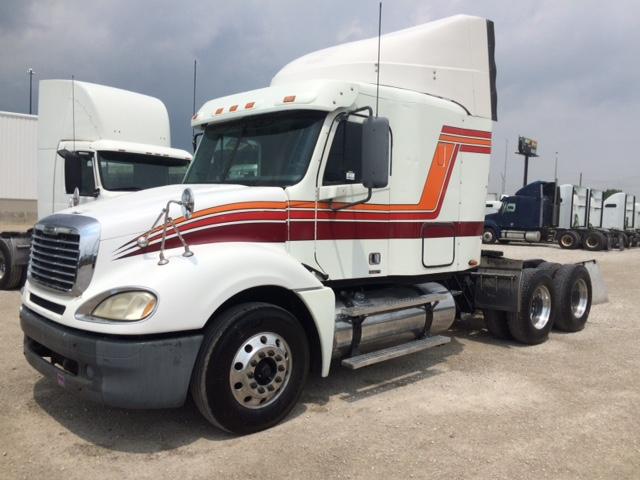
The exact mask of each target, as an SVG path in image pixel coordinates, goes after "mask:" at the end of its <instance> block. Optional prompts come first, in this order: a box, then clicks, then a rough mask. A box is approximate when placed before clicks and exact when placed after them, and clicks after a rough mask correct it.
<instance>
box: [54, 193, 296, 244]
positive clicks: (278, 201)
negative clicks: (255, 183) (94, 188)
mask: <svg viewBox="0 0 640 480" xmlns="http://www.w3.org/2000/svg"><path fill="white" fill-rule="evenodd" d="M187 187H188V188H190V189H191V190H192V191H193V194H194V198H195V202H194V203H195V209H194V218H193V219H192V220H190V221H189V222H187V221H186V219H184V218H183V217H182V210H181V207H180V206H179V205H176V204H171V206H170V215H171V217H172V218H173V219H174V220H175V221H176V223H178V224H187V223H190V224H195V222H196V221H200V220H199V219H201V218H203V217H205V216H207V217H211V216H215V215H220V214H225V213H230V212H233V211H238V210H242V209H246V208H251V209H254V210H255V209H258V210H260V209H284V208H285V205H286V199H287V197H286V194H285V191H284V190H283V189H282V188H279V187H246V186H244V185H167V186H163V187H157V188H151V189H148V190H141V191H139V192H132V193H129V194H126V195H122V196H119V197H116V198H110V199H105V200H99V201H96V202H89V203H84V204H82V205H78V206H76V207H72V208H69V209H66V210H64V211H62V212H60V213H67V214H80V215H86V216H88V217H92V218H94V219H96V220H98V221H99V222H100V227H101V235H100V237H101V240H109V239H113V238H119V237H133V238H136V237H137V236H139V235H142V234H143V233H145V232H147V231H148V230H149V229H150V228H151V226H152V225H153V222H154V221H155V220H156V218H157V217H158V215H160V212H161V211H162V209H163V208H164V207H165V206H166V205H167V202H168V201H169V200H176V201H179V200H180V197H181V195H182V192H183V190H184V189H185V188H187ZM161 224H162V221H161V222H160V225H161Z"/></svg>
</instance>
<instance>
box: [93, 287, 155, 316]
mask: <svg viewBox="0 0 640 480" xmlns="http://www.w3.org/2000/svg"><path fill="white" fill-rule="evenodd" d="M156 303H157V299H156V297H155V295H153V294H152V293H150V292H145V291H139V290H138V291H129V292H122V293H116V294H115V295H112V296H110V297H107V298H105V299H104V300H102V302H100V303H99V304H98V306H97V307H96V308H94V309H93V311H92V312H91V315H92V316H94V317H98V318H104V319H106V320H116V321H122V322H135V321H137V320H142V319H144V318H147V317H148V316H149V315H151V313H152V312H153V310H154V309H155V308H156Z"/></svg>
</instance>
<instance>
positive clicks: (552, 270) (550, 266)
mask: <svg viewBox="0 0 640 480" xmlns="http://www.w3.org/2000/svg"><path fill="white" fill-rule="evenodd" d="M561 266H562V265H561V264H560V263H555V262H542V263H541V264H540V265H538V268H539V269H541V270H545V271H546V272H547V273H548V274H549V275H551V278H553V276H554V275H555V274H556V272H557V271H558V269H559V268H560V267H561Z"/></svg>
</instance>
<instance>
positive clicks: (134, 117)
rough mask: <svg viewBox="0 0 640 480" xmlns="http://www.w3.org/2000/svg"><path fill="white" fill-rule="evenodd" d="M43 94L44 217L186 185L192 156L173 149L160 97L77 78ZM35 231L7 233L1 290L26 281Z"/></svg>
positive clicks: (53, 84)
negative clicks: (135, 193) (139, 192)
mask: <svg viewBox="0 0 640 480" xmlns="http://www.w3.org/2000/svg"><path fill="white" fill-rule="evenodd" d="M39 92H40V96H39V103H38V114H39V115H38V134H37V137H38V138H37V143H38V144H37V196H38V200H37V208H38V218H44V217H46V216H47V215H50V214H52V213H54V212H56V211H58V210H63V209H65V208H67V207H69V204H70V202H71V203H74V202H75V203H80V204H84V203H87V202H95V201H96V200H103V199H109V198H113V197H117V196H120V195H122V194H123V193H127V192H132V191H137V190H142V189H145V188H150V187H156V186H159V185H168V184H171V183H180V182H181V181H182V178H183V177H184V173H185V172H186V168H187V166H188V165H189V162H190V161H191V154H190V153H188V152H186V151H184V150H178V149H175V148H171V147H170V145H171V136H170V128H169V116H168V114H167V109H166V108H165V106H164V104H163V103H162V102H161V101H160V100H158V99H157V98H153V97H149V96H147V95H142V94H139V93H134V92H130V91H127V90H121V89H117V88H113V87H107V86H104V85H97V84H93V83H87V82H78V81H75V82H73V81H71V80H42V81H41V82H40V90H39ZM11 141H14V142H19V141H22V140H21V139H20V138H16V139H11ZM13 161H15V162H20V161H22V159H21V158H16V159H15V160H13ZM31 234H32V231H31V230H28V231H22V232H0V289H11V288H15V287H16V286H19V285H20V284H21V282H23V281H24V274H25V268H26V265H27V262H28V259H29V252H30V249H31V246H32V244H31ZM34 248H36V249H37V248H38V246H37V242H36V244H35V246H34Z"/></svg>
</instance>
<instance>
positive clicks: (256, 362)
mask: <svg viewBox="0 0 640 480" xmlns="http://www.w3.org/2000/svg"><path fill="white" fill-rule="evenodd" d="M291 366H292V358H291V350H290V349H289V345H287V342H285V340H284V338H282V337H281V336H280V335H278V334H276V333H273V332H262V333H258V334H257V335H254V336H253V337H251V338H249V339H248V340H247V341H245V342H242V345H241V346H240V348H239V349H238V351H237V352H236V354H235V356H234V357H233V362H231V368H230V370H229V385H230V387H231V392H232V393H233V397H234V398H235V400H236V401H237V402H238V403H239V404H240V405H242V406H243V407H246V408H251V409H258V408H264V407H266V406H267V405H270V404H272V403H273V402H275V401H276V400H277V399H278V398H279V397H280V395H282V392H284V390H285V387H286V386H287V383H289V378H290V376H291Z"/></svg>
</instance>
